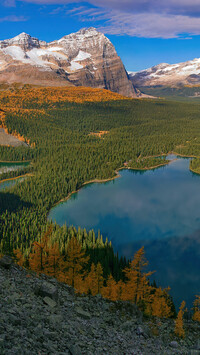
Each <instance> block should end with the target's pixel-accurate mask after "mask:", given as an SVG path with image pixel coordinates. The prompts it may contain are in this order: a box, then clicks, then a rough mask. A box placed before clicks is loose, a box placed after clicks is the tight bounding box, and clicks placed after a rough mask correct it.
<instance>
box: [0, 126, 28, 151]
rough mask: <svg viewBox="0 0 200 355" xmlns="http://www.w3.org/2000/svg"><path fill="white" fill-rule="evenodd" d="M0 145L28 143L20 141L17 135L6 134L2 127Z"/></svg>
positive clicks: (17, 145) (0, 129) (16, 145)
mask: <svg viewBox="0 0 200 355" xmlns="http://www.w3.org/2000/svg"><path fill="white" fill-rule="evenodd" d="M0 145H7V146H12V147H19V146H21V145H23V146H25V147H28V145H27V144H26V143H24V142H22V141H20V140H19V139H18V138H17V137H14V136H12V135H11V134H7V133H6V131H5V129H4V128H0Z"/></svg>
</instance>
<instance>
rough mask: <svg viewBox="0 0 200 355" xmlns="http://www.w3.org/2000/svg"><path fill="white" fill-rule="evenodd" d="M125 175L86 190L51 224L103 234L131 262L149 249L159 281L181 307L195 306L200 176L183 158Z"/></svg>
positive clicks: (199, 272) (60, 208)
mask: <svg viewBox="0 0 200 355" xmlns="http://www.w3.org/2000/svg"><path fill="white" fill-rule="evenodd" d="M171 158H173V157H169V159H171ZM120 176H121V177H120V178H117V179H115V180H112V181H109V182H106V183H93V184H89V185H86V186H84V187H83V188H82V189H81V190H80V191H79V192H77V193H75V194H73V195H72V197H71V198H70V199H69V200H68V201H65V202H62V203H60V204H58V205H57V206H56V207H54V208H53V209H52V210H51V211H50V213H49V219H52V220H53V221H56V223H58V224H60V225H63V224H67V225H68V226H69V225H74V226H76V227H78V226H80V227H82V228H86V229H87V230H89V229H94V230H95V231H96V232H97V231H98V230H100V231H101V233H102V234H103V236H104V237H108V239H109V240H111V241H112V244H113V247H114V250H115V251H118V253H119V254H120V255H123V256H126V257H128V258H131V257H132V256H133V254H134V252H135V251H136V250H138V249H139V248H140V247H141V246H143V245H144V247H145V250H146V256H147V259H148V260H149V263H150V269H151V270H156V274H155V275H154V279H155V280H156V282H157V283H158V284H159V285H162V286H163V287H167V286H168V285H169V286H170V287H171V295H172V296H173V298H174V301H175V303H176V305H178V304H179V303H180V302H181V301H182V300H183V299H184V300H185V301H186V302H187V303H188V306H191V304H192V301H193V299H194V295H196V294H199V293H200V176H199V175H196V174H193V173H192V172H190V171H189V159H184V158H178V159H177V160H175V161H172V162H170V164H168V165H167V166H164V167H160V168H158V169H155V170H148V171H145V172H144V171H134V170H121V171H120Z"/></svg>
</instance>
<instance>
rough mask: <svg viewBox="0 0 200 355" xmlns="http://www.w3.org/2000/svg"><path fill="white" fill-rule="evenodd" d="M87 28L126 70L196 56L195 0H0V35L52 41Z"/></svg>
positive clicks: (199, 34)
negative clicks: (102, 38)
mask: <svg viewBox="0 0 200 355" xmlns="http://www.w3.org/2000/svg"><path fill="white" fill-rule="evenodd" d="M90 26H93V27H96V28H97V29H99V30H100V31H102V32H103V33H105V35H106V36H107V37H108V38H109V39H110V40H111V41H112V43H113V44H114V45H115V48H116V50H117V52H118V54H119V55H120V57H121V58H122V60H123V63H124V65H125V67H126V69H127V70H130V71H137V70H141V69H145V68H148V67H150V66H152V65H156V64H158V63H161V62H167V63H176V62H181V61H186V60H190V59H193V58H196V57H200V0H190V1H189V0H168V1H163V0H88V2H83V1H80V0H76V1H73V2H71V1H70V0H58V1H57V0H0V37H1V38H0V39H6V38H11V37H14V36H16V35H18V34H19V33H21V32H26V33H29V34H30V35H32V36H35V37H37V38H39V39H42V40H45V41H52V40H55V39H59V38H61V37H62V36H64V35H66V34H69V33H71V32H76V31H78V30H79V29H80V28H83V27H90Z"/></svg>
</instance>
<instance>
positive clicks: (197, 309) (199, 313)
mask: <svg viewBox="0 0 200 355" xmlns="http://www.w3.org/2000/svg"><path fill="white" fill-rule="evenodd" d="M193 310H194V314H193V317H192V318H193V320H194V321H197V322H200V296H198V295H197V296H196V299H195V301H194V308H193Z"/></svg>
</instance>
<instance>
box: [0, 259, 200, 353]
mask: <svg viewBox="0 0 200 355" xmlns="http://www.w3.org/2000/svg"><path fill="white" fill-rule="evenodd" d="M0 314H1V317H0V354H1V355H8V354H10V355H11V354H15V355H21V354H27V355H29V354H33V355H36V354H49V355H50V354H52V355H54V354H63V355H64V354H66V355H67V354H69V355H70V354H71V355H84V354H86V355H100V354H106V355H107V354H108V355H112V354H113V355H121V354H127V355H129V354H135V355H141V354H142V355H151V354H152V355H153V354H156V355H163V354H168V355H172V354H174V355H178V354H179V355H189V354H191V355H198V354H199V351H200V324H198V323H197V322H196V323H195V322H193V321H185V331H186V338H185V339H184V340H180V339H177V338H176V337H175V335H174V320H173V319H162V320H160V319H156V318H152V319H146V320H145V319H143V317H142V314H141V312H140V311H139V310H138V308H137V307H136V306H135V305H134V304H131V303H129V302H111V301H107V300H105V299H103V298H102V297H101V296H99V295H98V296H95V297H92V296H90V297H89V296H78V295H76V294H75V293H74V290H73V289H72V288H71V287H69V286H67V285H64V284H61V283H58V282H57V281H56V280H55V279H53V278H48V277H46V276H45V275H41V277H40V278H38V277H36V276H35V275H34V274H32V273H31V274H30V273H28V271H26V270H24V269H22V268H20V267H18V266H16V265H14V264H12V262H11V259H9V258H8V257H4V258H3V259H1V260H0Z"/></svg>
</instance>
